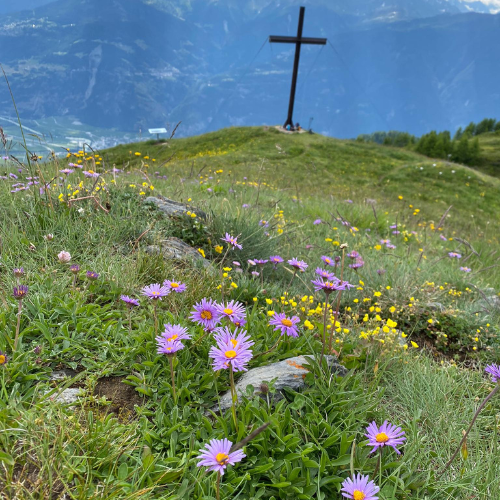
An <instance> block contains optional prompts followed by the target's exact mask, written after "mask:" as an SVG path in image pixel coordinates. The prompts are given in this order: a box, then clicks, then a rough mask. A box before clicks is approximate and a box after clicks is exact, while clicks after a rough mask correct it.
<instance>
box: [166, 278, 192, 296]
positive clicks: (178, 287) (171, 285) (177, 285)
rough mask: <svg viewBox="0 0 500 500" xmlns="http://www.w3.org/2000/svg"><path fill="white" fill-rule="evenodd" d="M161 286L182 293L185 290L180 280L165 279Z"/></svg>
mask: <svg viewBox="0 0 500 500" xmlns="http://www.w3.org/2000/svg"><path fill="white" fill-rule="evenodd" d="M163 286H165V287H167V288H168V289H169V290H170V291H171V292H177V293H182V292H185V291H186V285H185V284H184V283H181V282H180V281H170V280H165V281H164V282H163Z"/></svg>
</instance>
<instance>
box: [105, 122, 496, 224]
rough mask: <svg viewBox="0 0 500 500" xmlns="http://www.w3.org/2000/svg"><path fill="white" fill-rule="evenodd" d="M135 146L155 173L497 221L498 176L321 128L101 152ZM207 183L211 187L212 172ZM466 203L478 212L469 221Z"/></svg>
mask: <svg viewBox="0 0 500 500" xmlns="http://www.w3.org/2000/svg"><path fill="white" fill-rule="evenodd" d="M136 151H140V152H142V154H143V155H148V156H149V157H151V158H155V160H156V161H155V163H154V166H153V165H151V168H152V169H154V170H157V171H158V172H157V173H156V174H155V175H158V174H160V173H161V174H164V173H166V174H168V175H169V176H170V178H174V177H175V178H186V177H188V176H189V177H190V178H192V177H193V176H196V173H197V172H203V174H204V175H209V174H208V173H207V171H206V170H205V169H206V168H208V169H209V170H210V171H211V172H215V171H217V170H222V171H223V172H224V175H225V176H226V175H228V174H230V176H232V178H233V179H234V180H235V181H236V180H241V179H242V178H243V177H245V178H248V179H251V180H253V181H254V182H255V181H258V182H265V183H268V184H269V185H271V186H273V187H276V188H278V189H279V190H285V191H289V192H290V193H293V194H294V195H295V197H299V198H300V197H301V196H306V195H307V196H309V195H311V196H314V197H315V198H316V199H318V200H325V203H326V200H330V198H331V197H333V198H334V199H337V200H344V199H347V198H351V199H356V200H363V199H373V198H375V199H379V200H386V201H387V202H388V203H389V202H390V203H397V202H398V196H403V199H404V200H405V203H406V202H408V203H410V204H414V208H418V209H419V213H420V212H421V216H422V217H424V219H425V220H435V221H438V220H439V219H440V218H441V216H442V215H443V213H444V212H445V211H446V209H447V208H448V207H450V205H453V211H452V214H451V216H450V218H451V220H450V222H452V223H453V224H454V225H455V227H458V226H462V227H465V226H468V225H469V224H470V223H471V222H472V223H474V224H477V225H479V226H481V227H482V226H483V225H484V226H488V224H490V223H491V224H492V225H496V224H497V223H498V213H499V211H500V179H497V178H494V177H490V176H488V175H485V174H483V173H481V172H478V171H476V170H473V169H471V168H468V167H464V166H461V165H456V164H453V163H448V162H443V161H435V160H432V159H430V158H427V157H426V156H422V155H419V154H416V153H413V152H411V151H407V150H402V149H400V148H391V147H388V146H381V145H378V144H373V143H372V144H368V143H359V142H356V141H343V140H337V139H332V138H329V137H324V136H321V135H319V134H312V135H311V134H307V133H304V134H293V135H288V134H283V133H280V132H278V131H277V130H275V129H274V128H269V129H265V128H263V127H233V128H229V129H222V130H218V131H217V132H212V133H209V134H204V135H200V136H195V137H189V138H186V139H174V140H171V141H169V144H168V146H166V145H165V143H159V144H158V143H156V144H155V143H153V142H152V141H151V142H149V143H139V144H135V145H134V144H127V145H123V146H118V147H115V148H111V149H108V150H106V151H104V152H102V155H103V157H104V159H105V161H106V162H107V163H108V164H109V165H111V164H116V165H117V166H119V167H120V166H121V165H127V164H129V162H130V161H133V160H134V159H135V158H136V157H135V155H134V153H135V152H136ZM170 158H171V160H170V161H169V162H168V163H167V164H166V168H162V167H163V162H164V161H166V160H167V159H170ZM146 163H148V162H146ZM210 184H211V186H212V188H213V189H215V190H216V184H217V181H216V177H215V178H214V180H213V181H212V182H211V183H210ZM277 196H278V197H279V195H277ZM459 200H460V202H459ZM471 207H474V211H475V213H476V216H475V217H476V218H474V219H473V220H471ZM478 215H480V219H481V220H477V217H478Z"/></svg>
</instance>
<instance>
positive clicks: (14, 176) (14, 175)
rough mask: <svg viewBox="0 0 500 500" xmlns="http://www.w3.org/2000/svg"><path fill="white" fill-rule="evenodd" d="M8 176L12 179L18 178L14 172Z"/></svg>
mask: <svg viewBox="0 0 500 500" xmlns="http://www.w3.org/2000/svg"><path fill="white" fill-rule="evenodd" d="M9 177H10V178H12V179H19V177H18V176H17V175H16V174H13V173H12V172H11V173H10V174H9Z"/></svg>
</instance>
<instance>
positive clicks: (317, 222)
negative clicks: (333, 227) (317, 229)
mask: <svg viewBox="0 0 500 500" xmlns="http://www.w3.org/2000/svg"><path fill="white" fill-rule="evenodd" d="M322 222H323V221H322V220H321V219H316V220H315V221H314V222H313V224H314V225H315V226H317V225H318V224H321V223H322Z"/></svg>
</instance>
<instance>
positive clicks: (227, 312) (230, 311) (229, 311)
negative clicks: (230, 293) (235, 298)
mask: <svg viewBox="0 0 500 500" xmlns="http://www.w3.org/2000/svg"><path fill="white" fill-rule="evenodd" d="M233 312H234V311H233V310H232V309H224V313H225V314H233Z"/></svg>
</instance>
